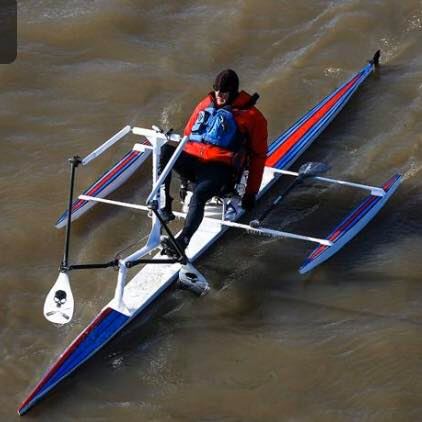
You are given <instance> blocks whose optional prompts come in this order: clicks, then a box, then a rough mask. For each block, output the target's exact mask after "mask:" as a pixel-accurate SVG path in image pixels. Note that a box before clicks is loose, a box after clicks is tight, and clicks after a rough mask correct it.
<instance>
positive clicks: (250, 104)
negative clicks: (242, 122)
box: [242, 92, 259, 110]
mask: <svg viewBox="0 0 422 422" xmlns="http://www.w3.org/2000/svg"><path fill="white" fill-rule="evenodd" d="M258 98H259V94H258V93H257V92H255V94H253V95H251V98H250V99H249V101H248V102H247V103H246V104H245V105H244V106H243V107H242V110H247V109H248V108H252V107H253V106H254V105H255V104H256V102H257V101H258Z"/></svg>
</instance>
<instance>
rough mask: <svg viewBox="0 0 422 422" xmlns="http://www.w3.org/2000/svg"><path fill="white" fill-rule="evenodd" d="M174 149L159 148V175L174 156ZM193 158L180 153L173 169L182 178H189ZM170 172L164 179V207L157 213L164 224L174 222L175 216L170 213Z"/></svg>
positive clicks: (170, 146) (168, 147) (171, 200)
mask: <svg viewBox="0 0 422 422" xmlns="http://www.w3.org/2000/svg"><path fill="white" fill-rule="evenodd" d="M175 150H176V147H174V146H173V145H169V144H165V145H164V146H163V147H162V148H161V159H160V173H161V172H162V171H163V170H164V168H165V167H166V165H167V163H168V162H169V161H170V158H171V157H172V155H173V154H174V151H175ZM192 159H193V157H191V156H189V155H188V154H186V153H185V152H183V151H182V153H181V154H180V156H179V158H178V159H177V161H176V162H175V164H174V167H173V169H174V170H176V172H177V173H178V174H179V175H180V176H181V177H183V178H189V177H190V174H191V173H192V167H193V165H194V163H193V162H192ZM171 178H172V171H170V172H169V174H168V176H167V177H166V178H165V179H164V193H165V206H164V208H162V209H161V210H160V211H159V212H160V215H161V217H162V218H163V219H164V221H165V222H169V221H171V220H174V218H175V216H174V214H173V212H172V206H171V205H172V202H173V197H172V196H171V194H170V185H171Z"/></svg>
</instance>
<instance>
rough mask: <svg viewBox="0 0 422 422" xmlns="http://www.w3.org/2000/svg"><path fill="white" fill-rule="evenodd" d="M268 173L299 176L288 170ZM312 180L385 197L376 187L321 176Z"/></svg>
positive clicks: (274, 170) (383, 192)
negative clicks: (367, 191)
mask: <svg viewBox="0 0 422 422" xmlns="http://www.w3.org/2000/svg"><path fill="white" fill-rule="evenodd" d="M270 171H272V172H273V173H279V174H285V175H288V176H295V177H297V176H299V173H297V172H295V171H290V170H279V169H275V168H270ZM312 180H319V181H320V182H326V183H335V184H338V185H343V186H350V187H352V188H357V189H364V190H369V191H370V192H371V195H374V196H384V195H385V191H384V189H382V188H379V187H377V186H370V185H362V184H361V183H354V182H348V181H345V180H337V179H330V178H328V177H322V176H315V177H312Z"/></svg>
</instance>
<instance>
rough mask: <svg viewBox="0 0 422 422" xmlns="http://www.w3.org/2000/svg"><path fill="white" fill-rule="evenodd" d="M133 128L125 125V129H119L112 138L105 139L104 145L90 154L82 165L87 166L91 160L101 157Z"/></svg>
mask: <svg viewBox="0 0 422 422" xmlns="http://www.w3.org/2000/svg"><path fill="white" fill-rule="evenodd" d="M131 130H132V128H131V127H130V126H129V125H128V126H125V127H124V128H123V129H121V130H119V132H117V133H116V134H114V135H113V136H112V137H111V138H110V139H108V140H107V141H105V142H104V143H103V144H102V145H100V146H99V147H98V148H96V149H95V150H94V151H92V152H91V153H90V154H88V155H87V156H86V157H85V158H84V159H83V160H82V165H83V166H86V165H87V164H88V163H89V162H91V161H92V160H94V159H95V158H97V157H99V156H100V155H101V154H102V153H103V152H105V151H107V150H108V149H109V148H110V147H111V146H113V145H114V144H115V143H116V142H118V141H120V139H122V138H123V137H125V136H126V135H127V134H128V133H129V132H130V131H131Z"/></svg>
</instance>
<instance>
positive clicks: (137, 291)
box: [18, 64, 373, 415]
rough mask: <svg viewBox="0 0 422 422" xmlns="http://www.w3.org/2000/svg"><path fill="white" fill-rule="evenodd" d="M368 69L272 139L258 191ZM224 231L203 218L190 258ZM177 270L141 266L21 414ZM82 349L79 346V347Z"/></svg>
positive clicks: (314, 134)
mask: <svg viewBox="0 0 422 422" xmlns="http://www.w3.org/2000/svg"><path fill="white" fill-rule="evenodd" d="M372 70H373V65H372V64H368V65H366V66H365V67H364V68H363V69H362V70H361V71H360V72H358V73H357V74H356V75H354V76H353V77H352V78H351V79H350V80H348V81H346V82H345V83H344V84H343V85H342V86H340V87H339V88H338V89H336V90H335V91H334V92H333V93H332V94H330V95H329V96H327V97H326V98H324V99H323V100H322V101H321V102H320V103H318V105H317V106H315V107H314V108H313V109H311V110H310V111H309V112H308V113H306V114H305V116H304V117H302V118H301V119H299V120H298V121H297V122H296V123H295V124H294V125H293V126H292V127H291V128H290V129H288V130H286V131H285V132H284V133H283V134H282V135H280V136H279V137H278V138H277V139H276V140H275V141H274V142H273V143H272V144H271V146H270V147H269V151H268V156H267V161H266V166H267V168H266V170H265V171H264V176H263V180H262V184H261V188H260V191H259V196H261V195H263V194H264V193H265V192H266V191H267V190H268V189H269V188H270V187H271V186H273V184H274V183H275V182H276V181H277V180H278V178H279V175H278V174H275V173H274V172H273V171H271V167H275V168H277V169H287V168H288V167H290V166H291V165H292V164H293V163H294V162H295V161H296V160H297V159H298V158H299V157H300V155H302V153H303V152H304V151H305V150H306V149H307V148H308V147H309V146H310V145H311V144H312V142H313V141H314V140H315V139H316V138H317V137H318V136H319V134H320V133H321V132H322V131H323V130H324V129H325V128H326V127H327V125H328V124H329V123H330V122H331V121H332V120H333V119H334V117H335V116H336V115H337V114H338V113H339V112H340V110H341V109H342V108H343V107H344V106H345V104H346V103H347V102H348V100H349V99H350V97H351V96H352V95H353V93H354V92H355V91H356V90H357V89H358V87H359V86H360V85H361V84H362V83H363V81H364V80H365V79H366V78H367V77H368V75H369V74H370V73H371V72H372ZM239 217H240V215H239ZM226 230H227V227H225V226H222V225H221V224H219V223H218V222H217V221H216V222H215V223H213V222H212V221H210V220H209V219H207V220H206V221H205V220H204V221H203V222H202V224H201V226H200V227H199V229H198V230H197V232H196V233H195V235H194V236H193V237H192V239H191V242H190V244H189V247H188V249H187V251H186V253H187V255H188V256H189V257H190V258H191V259H192V260H195V259H197V258H198V257H199V256H200V255H201V254H202V253H203V252H205V251H206V250H207V249H208V248H209V247H210V246H211V245H212V244H213V243H214V242H215V241H216V240H217V239H218V238H219V237H220V236H221V235H222V234H223V233H224V232H225V231H226ZM179 269H180V265H179V264H165V265H153V264H149V265H146V266H145V267H144V268H142V270H141V271H140V272H139V273H138V274H137V275H136V276H135V277H134V278H133V279H131V280H130V281H129V282H128V283H127V285H126V286H125V289H124V293H123V302H124V304H125V305H126V307H125V309H120V308H118V307H116V306H115V303H114V301H111V302H110V303H109V304H108V305H107V306H106V307H105V308H104V309H103V310H102V311H101V312H100V314H99V315H98V316H97V317H96V318H95V319H94V321H92V322H91V324H89V325H88V327H87V328H85V329H84V330H83V331H82V333H81V334H80V335H79V336H78V337H77V338H76V339H75V341H74V342H73V343H72V344H71V345H70V346H69V347H68V348H67V349H66V350H65V351H64V352H63V353H62V355H61V356H60V357H59V358H58V360H57V361H56V362H55V363H54V364H53V366H52V367H51V368H50V369H49V370H48V371H47V372H46V374H45V375H44V376H43V377H42V379H41V381H40V382H39V383H38V384H37V385H36V387H35V388H34V389H33V390H32V392H31V393H30V394H29V396H28V397H27V398H26V399H25V400H24V402H23V403H22V404H21V405H20V406H19V409H18V413H19V414H21V415H22V414H24V413H25V412H27V411H28V410H29V409H30V408H31V407H32V406H33V405H34V404H35V403H37V402H38V401H39V400H40V399H41V398H42V397H44V396H45V395H46V394H47V393H48V392H49V391H51V390H52V389H53V388H54V387H55V386H56V385H57V384H58V383H59V382H60V381H61V380H63V379H65V378H66V377H67V376H69V375H70V374H71V373H73V372H74V371H75V370H76V369H77V368H78V367H79V366H80V365H82V364H83V363H84V362H86V361H87V360H88V359H89V358H90V357H91V356H93V355H94V354H95V353H96V352H97V351H98V350H99V349H101V348H102V347H103V346H105V344H107V343H108V342H109V341H110V340H111V339H112V338H113V337H114V336H115V335H116V334H118V333H119V332H120V331H121V330H122V329H123V328H124V327H125V326H126V325H127V324H128V323H129V322H130V321H132V320H133V319H135V318H136V317H137V316H138V315H140V314H142V313H143V312H144V310H145V309H146V308H147V307H148V306H149V305H150V304H152V303H153V302H154V301H156V300H157V299H158V298H159V297H160V296H161V295H162V293H163V292H164V291H166V290H167V289H168V288H169V287H171V286H172V285H173V283H174V282H175V281H176V278H177V273H178V271H179ZM109 318H112V319H113V320H115V322H113V323H111V324H110V325H109V328H107V330H106V331H107V334H106V335H104V336H102V335H101V336H100V335H98V334H97V333H98V329H97V327H99V326H103V324H106V321H108V320H109ZM81 348H82V349H83V350H82V351H80V349H81Z"/></svg>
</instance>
